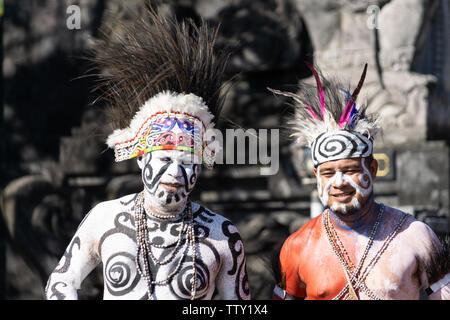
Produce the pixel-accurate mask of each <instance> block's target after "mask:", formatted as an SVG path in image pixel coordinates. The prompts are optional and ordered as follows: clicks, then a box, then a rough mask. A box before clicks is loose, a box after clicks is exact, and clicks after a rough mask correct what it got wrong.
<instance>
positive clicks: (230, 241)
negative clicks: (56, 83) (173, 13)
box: [46, 11, 250, 300]
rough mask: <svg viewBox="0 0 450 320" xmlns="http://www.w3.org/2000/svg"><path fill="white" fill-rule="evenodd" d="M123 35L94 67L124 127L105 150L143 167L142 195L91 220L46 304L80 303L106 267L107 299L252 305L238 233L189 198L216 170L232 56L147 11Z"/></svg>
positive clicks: (201, 33) (197, 32) (201, 34)
mask: <svg viewBox="0 0 450 320" xmlns="http://www.w3.org/2000/svg"><path fill="white" fill-rule="evenodd" d="M124 28H125V30H126V31H128V33H127V34H128V35H129V37H126V38H121V39H120V41H118V42H115V43H106V42H105V43H103V44H102V43H100V44H99V47H98V49H97V57H96V58H95V59H94V61H95V62H97V63H99V64H100V66H101V67H106V68H107V69H108V70H110V72H112V73H111V74H112V76H111V74H110V75H108V76H107V77H106V78H105V79H103V80H104V84H105V87H106V89H107V90H108V89H109V90H111V91H107V92H112V91H113V93H114V94H113V95H112V101H109V102H110V103H111V105H112V107H113V108H112V109H111V112H112V113H113V114H112V116H113V118H116V119H118V122H116V123H115V125H116V127H117V129H116V130H114V132H113V133H112V134H111V135H110V136H109V137H108V140H107V144H108V146H109V147H111V148H113V149H114V150H115V157H116V161H122V160H128V159H133V158H136V159H137V163H138V166H139V168H140V169H141V172H142V182H143V190H142V192H139V193H137V194H131V195H127V196H124V197H122V198H120V199H116V200H111V201H106V202H101V203H100V204H98V205H96V206H95V207H94V208H93V209H92V210H91V211H90V212H89V213H88V214H87V215H86V217H85V218H84V220H83V221H82V222H81V224H80V226H79V227H78V229H77V231H76V233H75V235H74V237H73V239H72V241H71V242H70V244H69V246H68V247H67V249H66V252H65V254H64V256H63V257H62V259H61V260H60V262H59V264H58V265H57V267H56V268H55V270H54V271H53V273H52V274H51V275H50V277H49V280H48V283H47V286H46V296H47V298H48V299H77V297H78V295H77V290H78V289H80V287H81V284H82V282H83V280H84V279H85V278H86V276H87V275H88V274H89V273H90V272H91V271H92V270H93V269H94V268H96V267H97V266H99V265H100V264H102V267H103V276H104V277H103V278H104V292H103V297H104V299H127V300H129V299H211V298H212V297H213V294H214V292H215V290H216V289H217V292H218V294H219V297H220V298H221V299H249V298H250V292H249V287H248V278H247V272H246V263H245V262H246V261H245V256H244V248H243V243H242V240H241V238H240V236H239V232H238V230H237V229H236V227H235V226H234V225H233V224H232V223H231V222H230V221H229V220H228V219H226V218H224V217H222V216H220V215H218V214H216V213H214V212H212V211H210V210H208V209H207V208H205V207H203V206H201V205H200V204H197V203H194V202H191V201H190V199H189V194H190V193H191V191H192V190H193V188H194V186H195V184H196V182H197V178H198V175H199V173H200V170H201V165H202V163H203V164H204V165H205V166H206V167H207V168H212V166H213V163H214V154H215V152H216V148H217V147H218V146H216V145H215V144H214V141H213V139H211V137H212V135H211V132H208V130H211V129H212V128H213V127H214V123H213V122H212V120H213V119H214V118H216V119H217V115H218V112H217V111H218V108H219V107H220V97H219V96H218V94H219V93H218V92H219V89H220V86H221V79H222V77H221V72H223V68H224V66H223V65H224V63H225V59H226V56H218V57H217V56H215V55H214V54H213V52H212V50H210V49H211V48H212V47H213V45H214V32H211V31H210V30H209V29H208V28H207V26H206V25H202V26H201V27H196V26H194V25H193V24H192V23H190V22H183V23H181V24H179V23H178V22H176V21H175V20H173V19H167V18H166V19H164V18H161V17H160V16H158V15H157V14H156V13H154V12H153V11H148V12H147V13H146V16H145V17H144V18H142V19H139V20H137V21H136V23H135V24H134V25H133V26H132V27H131V29H127V28H126V27H125V26H124ZM186 49H189V50H186ZM183 50H184V51H183ZM174 54H177V55H174ZM178 55H181V56H178ZM127 57H133V59H128V58H127ZM186 61H189V63H186ZM195 62H201V63H202V66H201V67H200V69H197V68H199V65H200V63H195ZM121 72H123V73H121ZM124 74H126V77H125V76H124ZM137 93H139V94H137ZM129 106H131V109H130V108H129ZM213 113H215V114H214V115H213Z"/></svg>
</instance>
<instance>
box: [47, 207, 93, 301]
mask: <svg viewBox="0 0 450 320" xmlns="http://www.w3.org/2000/svg"><path fill="white" fill-rule="evenodd" d="M101 211H102V206H101V205H98V206H96V207H95V208H93V209H92V210H91V211H90V212H89V213H88V214H87V215H86V217H85V219H84V220H83V221H82V222H81V224H80V226H79V227H78V229H77V231H76V233H75V235H74V236H73V238H72V240H71V242H70V244H69V245H68V246H67V249H66V250H65V252H64V255H63V257H62V258H61V259H60V261H59V263H58V265H57V266H56V268H55V269H54V270H53V272H52V274H51V275H50V277H49V279H48V282H47V286H46V288H45V294H46V298H47V299H49V300H75V299H78V293H77V290H79V289H80V286H81V283H82V282H83V280H84V279H85V278H86V277H87V276H88V275H89V273H90V272H91V271H92V270H93V269H94V268H95V267H96V266H97V265H98V264H99V262H100V257H99V255H98V248H97V244H98V239H97V234H98V227H99V226H98V223H99V220H98V216H100V215H101Z"/></svg>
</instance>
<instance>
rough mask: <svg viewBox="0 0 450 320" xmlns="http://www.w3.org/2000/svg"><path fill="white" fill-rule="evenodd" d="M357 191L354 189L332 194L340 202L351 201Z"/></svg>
mask: <svg viewBox="0 0 450 320" xmlns="http://www.w3.org/2000/svg"><path fill="white" fill-rule="evenodd" d="M355 193H356V191H355V190H352V191H348V192H340V193H335V194H332V195H331V196H332V197H333V198H335V199H336V200H338V201H340V202H349V201H350V200H351V199H352V198H353V196H354V195H355Z"/></svg>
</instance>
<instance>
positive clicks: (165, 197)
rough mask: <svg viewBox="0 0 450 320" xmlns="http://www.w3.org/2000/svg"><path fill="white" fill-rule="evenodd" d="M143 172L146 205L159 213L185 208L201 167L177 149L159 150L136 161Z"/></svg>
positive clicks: (186, 153)
mask: <svg viewBox="0 0 450 320" xmlns="http://www.w3.org/2000/svg"><path fill="white" fill-rule="evenodd" d="M138 165H139V167H140V168H141V170H142V182H143V183H144V190H145V202H146V205H147V206H151V207H153V208H154V209H156V210H158V211H159V212H161V213H164V212H166V213H173V212H179V211H181V210H183V209H184V207H185V205H186V201H187V198H188V195H189V194H190V193H191V191H192V190H193V188H194V186H195V183H196V182H197V177H198V174H199V173H200V170H201V166H200V165H199V164H196V163H195V162H194V161H193V154H192V153H190V152H187V151H180V150H158V151H153V152H150V153H146V154H144V155H143V156H142V157H141V158H139V159H138Z"/></svg>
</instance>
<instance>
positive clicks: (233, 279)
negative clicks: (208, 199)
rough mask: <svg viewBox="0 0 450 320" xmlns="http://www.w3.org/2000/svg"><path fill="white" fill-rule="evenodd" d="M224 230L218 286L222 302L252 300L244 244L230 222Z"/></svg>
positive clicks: (224, 224)
mask: <svg viewBox="0 0 450 320" xmlns="http://www.w3.org/2000/svg"><path fill="white" fill-rule="evenodd" d="M222 228H223V230H224V236H225V239H226V240H223V241H220V243H219V245H220V248H218V250H219V252H221V264H220V269H219V272H218V274H217V277H216V286H217V289H218V291H219V295H220V298H221V299H222V300H250V289H249V285H248V274H247V266H246V260H245V252H244V243H243V242H242V239H241V237H240V235H239V232H238V230H237V228H236V227H235V226H234V225H233V224H232V223H231V222H230V221H228V220H226V221H225V222H223V224H222Z"/></svg>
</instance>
